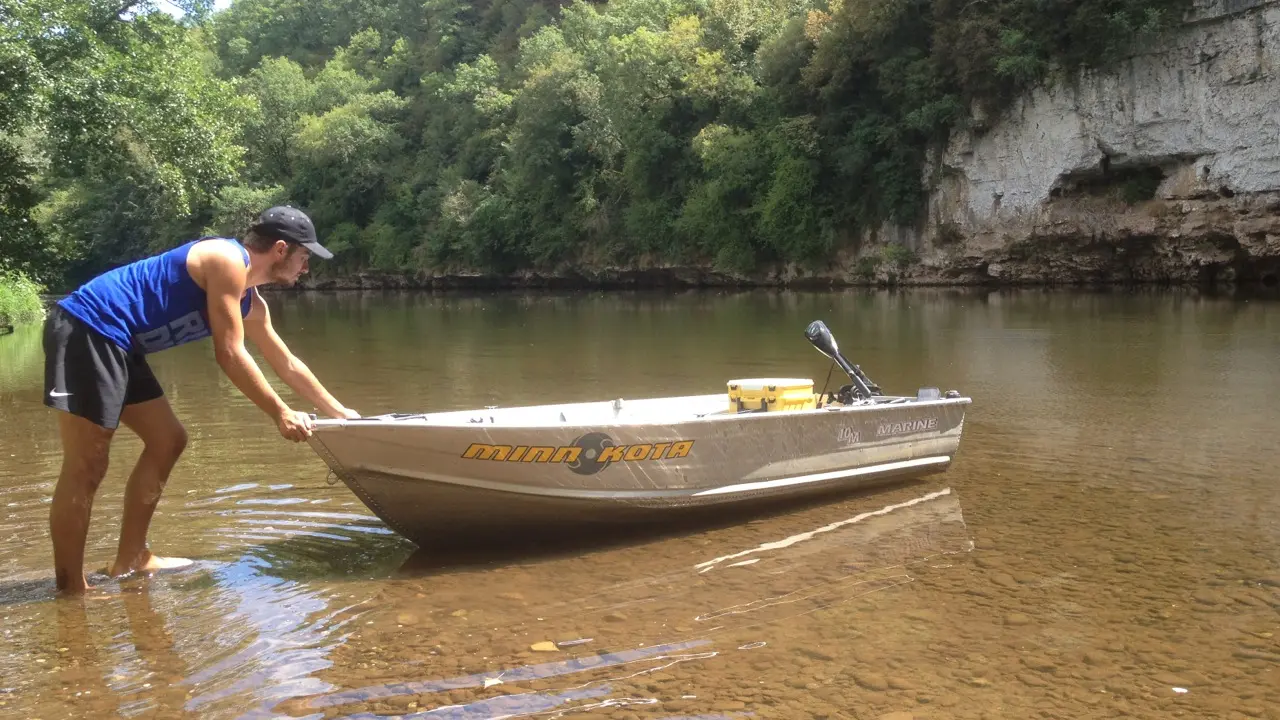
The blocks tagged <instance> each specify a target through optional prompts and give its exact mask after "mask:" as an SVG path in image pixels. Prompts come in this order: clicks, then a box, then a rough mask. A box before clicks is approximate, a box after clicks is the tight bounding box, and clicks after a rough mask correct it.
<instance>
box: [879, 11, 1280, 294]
mask: <svg viewBox="0 0 1280 720" xmlns="http://www.w3.org/2000/svg"><path fill="white" fill-rule="evenodd" d="M975 120H976V121H977V122H975V123H974V127H973V128H971V129H969V130H966V131H964V132H957V133H956V134H955V135H953V137H952V138H951V142H950V145H949V147H948V148H947V149H946V151H945V153H943V154H942V156H941V157H940V158H938V159H937V160H936V162H934V163H933V164H932V166H931V167H930V168H929V176H928V178H927V182H928V184H929V187H931V188H932V193H931V197H930V201H929V207H928V217H927V219H926V220H925V221H924V222H923V223H922V226H921V228H920V229H919V230H904V229H901V228H899V229H895V230H894V231H893V234H894V235H896V236H897V237H898V238H899V239H900V242H902V243H903V244H905V245H907V246H908V247H910V248H911V249H913V250H914V251H915V252H916V253H918V254H919V256H920V259H921V261H920V262H919V263H918V264H915V265H913V266H912V267H910V268H907V269H906V270H905V272H904V277H903V280H905V281H907V282H912V281H914V282H931V281H932V282H1081V281H1084V282H1087V281H1103V282H1113V281H1126V280H1138V281H1149V280H1172V281H1230V280H1247V279H1263V280H1266V281H1268V282H1274V281H1275V277H1276V274H1277V272H1278V271H1280V0H1212V1H1210V2H1204V3H1202V4H1200V5H1198V6H1197V7H1196V8H1195V10H1194V12H1193V13H1192V15H1191V16H1190V17H1188V18H1187V20H1186V23H1185V24H1184V26H1183V27H1182V29H1181V30H1180V31H1179V32H1178V33H1177V34H1175V35H1174V36H1173V37H1171V38H1168V39H1166V40H1165V41H1164V42H1162V43H1161V44H1160V45H1159V46H1158V47H1152V48H1147V49H1143V50H1142V51H1140V52H1137V53H1135V54H1134V55H1133V56H1132V57H1130V58H1129V59H1128V60H1126V61H1125V62H1123V63H1121V64H1120V65H1119V66H1117V67H1113V68H1111V69H1110V70H1108V71H1107V72H1098V73H1087V72H1086V73H1081V74H1079V75H1077V76H1075V77H1072V78H1069V79H1060V80H1059V81H1057V82H1055V83H1052V84H1049V85H1047V86H1045V87H1042V88H1040V89H1038V90H1036V91H1035V92H1033V93H1031V94H1029V95H1028V96H1026V97H1023V98H1020V99H1018V100H1017V101H1015V102H1014V103H1013V105H1012V106H1011V107H1009V108H1008V109H1007V110H1006V111H1005V112H1003V113H1001V114H1000V115H999V116H998V117H995V118H991V119H990V120H989V121H983V119H982V118H981V117H977V118H975ZM884 272H885V271H884V269H881V271H880V274H881V275H883V274H884Z"/></svg>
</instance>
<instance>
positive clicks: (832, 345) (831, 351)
mask: <svg viewBox="0 0 1280 720" xmlns="http://www.w3.org/2000/svg"><path fill="white" fill-rule="evenodd" d="M804 336H805V337H806V338H808V339H809V342H811V343H813V346H814V347H816V348H818V351H819V352H821V353H822V354H823V355H826V356H827V357H829V358H831V359H832V360H834V361H835V362H836V364H837V365H839V366H840V369H841V370H844V372H845V374H846V375H848V376H849V379H850V380H852V381H853V384H852V385H846V386H845V387H843V388H841V389H840V396H841V398H842V399H843V398H846V397H850V396H852V395H854V394H856V395H857V396H858V397H860V398H864V399H865V398H869V397H871V396H872V395H881V394H882V393H881V392H880V388H879V386H877V385H876V384H875V383H874V382H872V381H871V378H869V377H867V375H866V373H864V372H862V368H860V367H858V366H857V365H854V364H852V363H850V362H849V361H848V360H846V359H845V357H844V355H842V354H841V353H840V346H839V345H838V344H836V339H835V336H834V335H832V334H831V330H830V329H829V328H828V327H827V324H826V323H824V322H822V321H821V320H814V321H813V322H811V323H809V327H807V328H805V329H804Z"/></svg>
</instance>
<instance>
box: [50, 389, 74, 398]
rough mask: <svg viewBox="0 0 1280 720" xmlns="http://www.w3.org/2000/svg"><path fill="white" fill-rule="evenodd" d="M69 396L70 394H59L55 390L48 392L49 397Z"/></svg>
mask: <svg viewBox="0 0 1280 720" xmlns="http://www.w3.org/2000/svg"><path fill="white" fill-rule="evenodd" d="M70 394H71V393H61V392H58V391H57V390H50V391H49V397H66V396H68V395H70Z"/></svg>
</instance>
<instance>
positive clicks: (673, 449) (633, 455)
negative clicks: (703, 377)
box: [462, 440, 694, 467]
mask: <svg viewBox="0 0 1280 720" xmlns="http://www.w3.org/2000/svg"><path fill="white" fill-rule="evenodd" d="M693 443H694V441H693V440H677V441H675V442H660V443H636V444H635V445H605V446H604V447H600V446H599V445H596V446H595V448H599V454H598V455H596V456H595V457H592V456H591V455H594V454H595V448H592V450H593V452H592V453H591V454H588V453H587V447H589V446H584V445H556V446H553V445H533V446H527V445H515V446H512V445H492V444H489V443H471V444H470V445H469V446H467V449H466V450H464V451H463V453H462V457H463V458H464V459H466V460H496V461H506V462H521V463H555V464H567V465H573V466H575V467H576V466H577V465H578V464H579V463H582V462H588V463H598V464H600V465H601V466H604V465H607V464H609V463H616V462H645V461H651V460H672V459H676V458H684V457H689V454H690V453H692V452H693Z"/></svg>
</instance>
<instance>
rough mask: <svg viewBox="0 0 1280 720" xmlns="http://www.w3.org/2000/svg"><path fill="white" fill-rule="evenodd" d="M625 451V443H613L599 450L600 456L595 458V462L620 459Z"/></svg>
mask: <svg viewBox="0 0 1280 720" xmlns="http://www.w3.org/2000/svg"><path fill="white" fill-rule="evenodd" d="M626 451H627V446H626V445H614V446H612V447H607V448H605V449H603V450H601V451H600V457H598V458H596V461H597V462H602V463H605V462H618V461H620V460H622V456H623V454H625V453H626Z"/></svg>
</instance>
